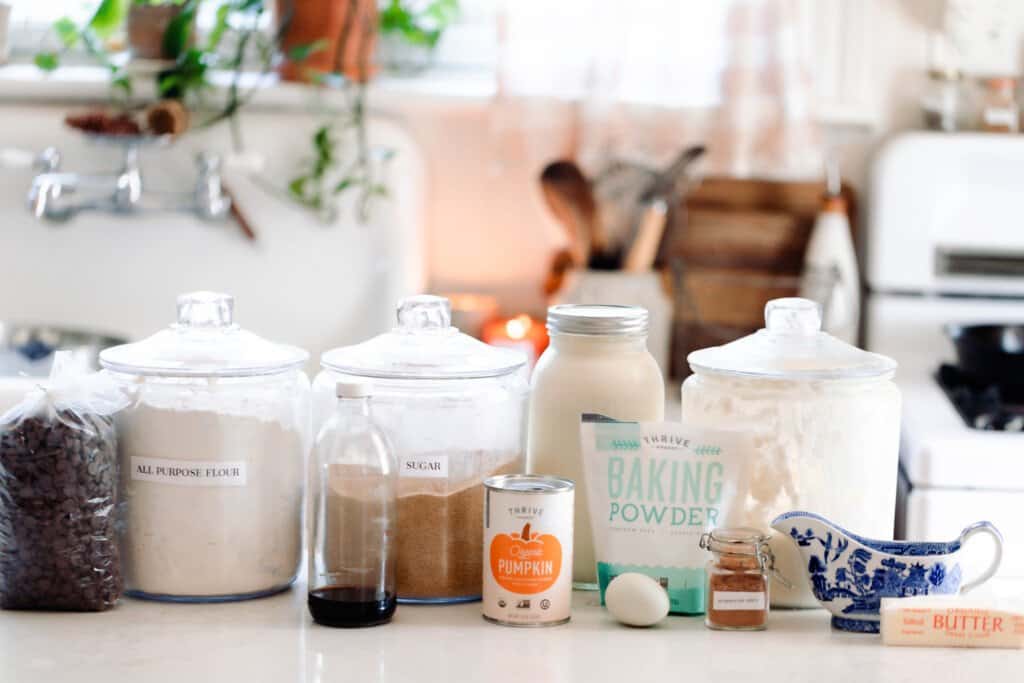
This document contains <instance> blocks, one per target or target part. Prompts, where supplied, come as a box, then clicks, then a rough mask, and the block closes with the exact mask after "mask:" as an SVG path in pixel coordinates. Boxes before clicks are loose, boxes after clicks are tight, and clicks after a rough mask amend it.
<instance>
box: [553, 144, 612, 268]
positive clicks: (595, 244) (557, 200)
mask: <svg viewBox="0 0 1024 683" xmlns="http://www.w3.org/2000/svg"><path fill="white" fill-rule="evenodd" d="M540 183H541V188H542V189H543V190H544V197H545V199H546V200H547V203H548V207H549V208H550V209H551V212H552V213H553V214H554V215H555V217H556V218H557V219H558V221H559V222H560V223H562V225H563V226H565V229H566V232H567V233H568V234H569V253H570V254H572V260H573V265H574V266H575V267H577V268H584V267H586V266H587V263H588V262H589V261H590V258H591V254H592V253H595V252H597V253H600V252H601V251H603V250H604V248H605V247H606V244H605V240H604V239H603V235H602V233H601V230H600V227H599V224H598V220H597V202H595V201H594V193H593V190H592V188H591V186H590V181H589V180H587V178H586V176H584V175H583V172H582V171H580V168H579V166H577V165H576V163H575V162H573V161H568V160H560V161H555V162H552V163H550V164H548V165H547V166H545V167H544V170H543V171H542V172H541V175H540Z"/></svg>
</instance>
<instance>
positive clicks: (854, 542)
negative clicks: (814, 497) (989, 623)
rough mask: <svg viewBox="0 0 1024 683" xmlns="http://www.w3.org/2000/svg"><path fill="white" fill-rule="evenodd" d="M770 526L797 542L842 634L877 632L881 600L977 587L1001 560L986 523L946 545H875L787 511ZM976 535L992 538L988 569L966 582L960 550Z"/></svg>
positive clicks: (995, 534) (999, 539)
mask: <svg viewBox="0 0 1024 683" xmlns="http://www.w3.org/2000/svg"><path fill="white" fill-rule="evenodd" d="M771 527H772V528H773V529H775V530H776V531H778V532H779V533H781V534H783V535H784V536H787V537H788V538H790V539H791V540H792V541H793V542H794V543H796V544H797V548H798V549H799V550H800V552H801V553H802V554H803V557H804V560H805V561H806V562H807V565H806V569H807V576H808V579H809V580H810V582H811V591H812V592H813V593H814V597H816V598H817V599H818V602H820V603H821V604H822V606H823V607H824V608H825V609H827V610H828V611H829V612H831V613H832V626H833V627H834V628H837V629H841V630H843V631H858V632H861V633H878V621H879V616H878V608H879V606H880V605H881V603H882V598H905V597H910V596H914V595H951V594H956V593H958V592H960V593H966V592H967V591H969V590H972V589H974V588H977V587H978V586H980V585H981V584H983V583H985V582H986V581H988V580H989V579H991V578H992V577H993V576H994V575H995V573H996V571H998V569H999V563H1000V561H1001V560H1002V556H1003V536H1002V534H1000V533H999V531H998V530H997V529H996V528H995V527H994V526H992V524H991V523H989V522H977V523H976V524H972V525H970V526H969V527H967V528H966V529H964V530H963V531H962V532H961V533H960V537H959V538H957V539H956V540H953V541H950V542H948V543H929V542H922V541H875V540H872V539H869V538H864V537H862V536H858V535H856V534H852V533H850V532H849V531H847V530H846V529H843V528H842V527H840V526H838V525H836V524H833V523H832V522H830V521H828V520H827V519H825V518H824V517H822V516H821V515H816V514H814V513H812V512H800V511H795V512H787V513H786V514H784V515H779V516H778V517H776V518H775V519H774V520H772V523H771ZM977 534H988V535H990V536H992V538H993V539H994V540H995V554H994V556H993V558H992V563H991V564H990V565H989V567H988V569H987V570H985V571H984V572H983V573H982V574H981V575H980V576H979V577H977V578H976V579H973V580H972V581H968V582H966V583H964V582H963V572H962V571H961V569H960V561H959V555H960V551H961V550H962V549H963V546H964V543H966V541H967V539H969V538H971V537H972V536H975V535H977ZM790 578H794V579H795V577H790Z"/></svg>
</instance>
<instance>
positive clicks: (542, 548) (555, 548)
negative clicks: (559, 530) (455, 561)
mask: <svg viewBox="0 0 1024 683" xmlns="http://www.w3.org/2000/svg"><path fill="white" fill-rule="evenodd" d="M490 554H491V562H490V564H491V574H492V575H493V576H494V580H495V581H497V582H498V585H499V586H501V587H502V588H504V589H506V590H509V591H512V592H514V593H522V594H524V595H532V594H534V593H540V592H541V591H546V590H547V589H549V588H551V587H552V586H553V585H555V581H556V580H557V579H558V575H559V574H560V573H561V570H562V544H561V542H560V541H559V540H558V539H557V538H556V537H554V536H552V535H551V534H540V533H538V532H536V531H533V530H531V529H530V523H529V522H527V523H526V524H524V525H523V529H522V531H520V532H519V533H516V532H512V533H511V534H497V535H495V537H494V539H493V540H492V541H491V553H490Z"/></svg>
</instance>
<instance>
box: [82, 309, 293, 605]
mask: <svg viewBox="0 0 1024 683" xmlns="http://www.w3.org/2000/svg"><path fill="white" fill-rule="evenodd" d="M233 304H234V301H233V299H232V297H230V296H228V295H226V294H217V293H212V292H195V293H192V294H185V295H182V296H180V297H179V298H178V320H177V323H175V324H173V325H171V326H170V327H169V328H168V329H165V330H162V331H160V332H158V333H156V334H154V335H153V336H151V337H149V338H147V339H144V340H142V341H140V342H137V343H134V344H125V345H122V346H115V347H112V348H109V349H106V350H105V351H103V352H102V353H101V354H100V363H101V365H102V366H103V367H104V368H105V371H106V372H107V373H109V374H110V375H111V376H112V377H114V378H115V379H117V380H118V381H119V382H121V383H122V385H123V386H124V388H125V390H126V391H127V392H128V393H129V395H130V396H131V398H132V404H131V405H130V406H129V407H128V408H126V409H125V410H123V411H122V412H121V413H120V414H119V415H118V418H117V432H118V442H119V448H118V450H119V458H120V462H121V482H122V487H123V490H124V492H125V500H126V502H127V518H128V521H127V524H126V528H125V532H124V538H123V546H122V547H123V549H122V553H123V564H124V575H125V585H126V591H127V593H128V594H129V595H132V596H135V597H142V598H151V599H158V600H171V601H179V602H220V601H225V600H242V599H246V598H252V597H259V596H263V595H268V594H270V593H274V592H277V591H280V590H284V589H285V588H287V587H288V586H290V585H291V583H292V581H293V580H294V579H295V576H296V573H297V571H298V567H299V562H300V559H301V548H302V517H303V515H302V511H303V501H304V490H305V489H304V481H305V460H306V458H305V455H306V453H307V451H308V448H309V442H310V434H309V419H310V417H309V410H310V407H309V405H310V388H309V380H308V379H307V377H306V375H305V374H304V373H303V372H302V369H301V368H302V365H303V364H304V363H305V362H306V360H307V359H308V357H309V354H308V353H307V352H305V351H303V350H302V349H299V348H295V347H292V346H284V345H280V344H275V343H273V342H269V341H267V340H265V339H263V338H261V337H259V336H257V335H255V334H253V333H251V332H247V331H245V330H242V329H240V328H239V326H238V325H236V324H235V323H234V322H233Z"/></svg>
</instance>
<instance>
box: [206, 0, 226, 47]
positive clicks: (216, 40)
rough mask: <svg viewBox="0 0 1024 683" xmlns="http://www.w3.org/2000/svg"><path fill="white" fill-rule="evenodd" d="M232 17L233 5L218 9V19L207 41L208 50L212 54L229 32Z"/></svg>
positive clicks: (222, 6)
mask: <svg viewBox="0 0 1024 683" xmlns="http://www.w3.org/2000/svg"><path fill="white" fill-rule="evenodd" d="M230 15H231V5H221V6H220V7H218V8H217V18H216V19H215V20H214V22H213V28H212V29H211V30H210V35H209V37H208V38H207V40H206V49H207V50H210V51H211V52H212V51H213V50H215V49H216V48H217V46H218V45H220V41H221V38H223V37H224V32H225V31H227V30H228V17H229V16H230Z"/></svg>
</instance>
